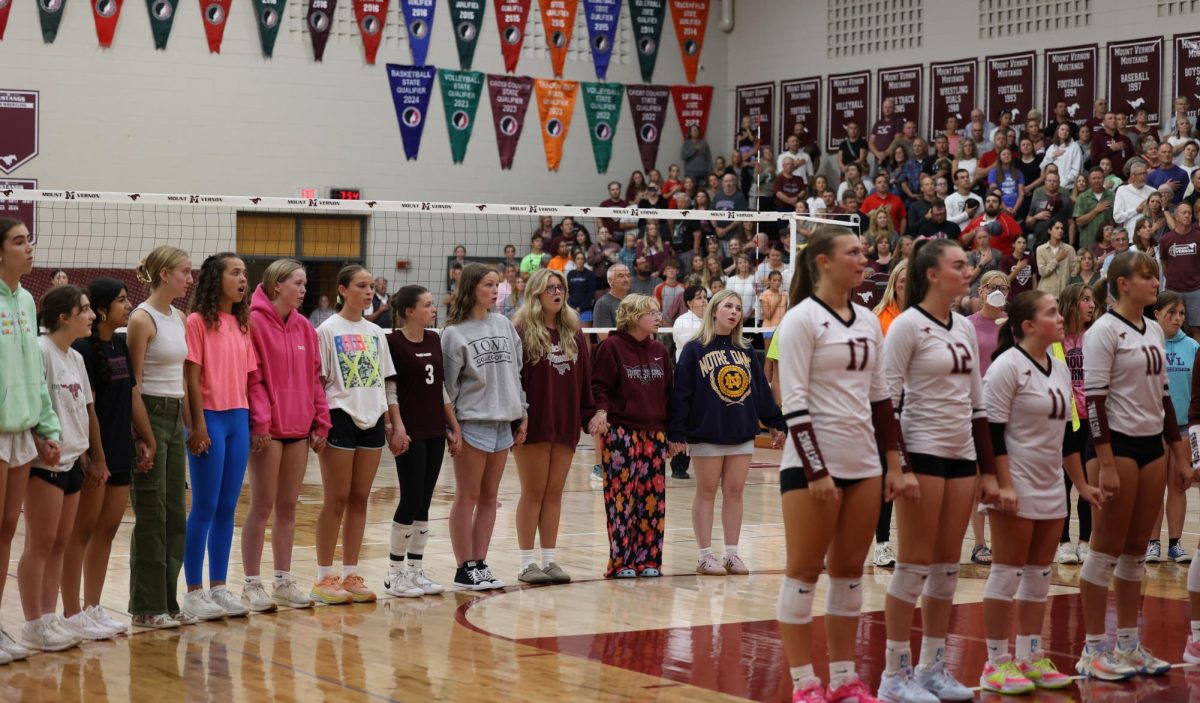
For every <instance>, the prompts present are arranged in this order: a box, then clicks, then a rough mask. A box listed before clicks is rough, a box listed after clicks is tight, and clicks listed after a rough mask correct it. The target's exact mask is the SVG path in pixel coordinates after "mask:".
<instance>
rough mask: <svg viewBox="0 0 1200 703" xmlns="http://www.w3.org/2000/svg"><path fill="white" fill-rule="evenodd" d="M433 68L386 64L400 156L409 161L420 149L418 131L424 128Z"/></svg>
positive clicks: (419, 134) (420, 131)
mask: <svg viewBox="0 0 1200 703" xmlns="http://www.w3.org/2000/svg"><path fill="white" fill-rule="evenodd" d="M436 71H437V69H435V68H434V67H432V66H401V65H399V64H394V63H389V64H388V65H387V74H388V87H389V88H390V89H391V93H392V102H393V103H394V104H395V106H396V120H397V121H398V122H399V123H400V139H401V140H402V141H403V142H404V156H405V158H407V159H408V160H409V161H412V160H414V159H416V158H417V152H418V151H420V149H421V133H422V132H423V131H424V130H425V116H426V115H427V114H428V109H429V92H430V89H431V88H432V87H433V74H434V73H435V72H436Z"/></svg>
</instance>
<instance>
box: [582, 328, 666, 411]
mask: <svg viewBox="0 0 1200 703" xmlns="http://www.w3.org/2000/svg"><path fill="white" fill-rule="evenodd" d="M667 354H668V352H667V348H666V347H664V346H663V345H662V344H661V343H659V342H658V341H657V340H655V339H654V338H653V337H647V338H646V339H644V340H642V341H641V342H639V341H637V340H636V339H634V338H633V337H632V336H630V335H629V334H628V333H626V332H614V333H613V334H610V335H609V336H608V339H606V340H604V341H603V342H601V343H600V346H598V347H596V359H595V361H594V362H593V363H592V394H593V395H594V396H595V398H596V408H597V409H598V410H606V411H608V422H609V424H612V425H620V426H621V427H628V428H631V429H635V430H651V431H657V432H665V431H666V429H667V420H668V419H669V417H670V409H671V364H670V363H669V361H668V359H667Z"/></svg>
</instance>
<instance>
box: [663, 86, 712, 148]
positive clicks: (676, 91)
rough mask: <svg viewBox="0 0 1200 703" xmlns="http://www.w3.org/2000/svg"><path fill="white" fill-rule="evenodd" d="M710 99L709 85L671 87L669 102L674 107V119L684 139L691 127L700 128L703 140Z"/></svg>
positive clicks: (706, 127) (710, 105) (706, 126)
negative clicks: (677, 121) (677, 122)
mask: <svg viewBox="0 0 1200 703" xmlns="http://www.w3.org/2000/svg"><path fill="white" fill-rule="evenodd" d="M712 97H713V87H712V86H711V85H673V86H671V102H672V103H673V104H674V105H675V118H676V119H677V120H679V129H681V130H683V138H684V139H687V134H688V130H689V129H691V128H692V125H695V126H697V127H699V128H700V138H701V139H703V138H704V134H705V133H706V132H707V131H708V111H709V108H710V107H712Z"/></svg>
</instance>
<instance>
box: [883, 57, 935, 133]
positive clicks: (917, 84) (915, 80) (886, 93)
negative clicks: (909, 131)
mask: <svg viewBox="0 0 1200 703" xmlns="http://www.w3.org/2000/svg"><path fill="white" fill-rule="evenodd" d="M923 68H924V67H923V66H921V65H919V64H918V65H914V66H901V67H900V68H881V69H879V73H878V74H877V75H876V78H878V80H879V83H878V84H876V85H877V87H876V89H875V105H876V106H877V108H878V109H879V111H880V114H882V112H883V108H882V105H883V101H884V100H887V99H888V98H891V99H892V101H893V102H894V103H896V116H898V117H903V118H904V119H905V120H906V121H907V120H912V121H913V122H916V123H917V133H918V134H919V133H920V127H921V78H922V75H921V74H922V73H923V72H924V71H923Z"/></svg>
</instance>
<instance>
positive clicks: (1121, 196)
mask: <svg viewBox="0 0 1200 703" xmlns="http://www.w3.org/2000/svg"><path fill="white" fill-rule="evenodd" d="M1106 119H1107V118H1106ZM1113 166H1114V167H1115V166H1116V162H1115V161H1114V162H1113ZM1153 192H1155V190H1154V187H1153V186H1151V185H1149V184H1148V183H1146V166H1145V164H1140V163H1139V164H1134V165H1133V167H1132V168H1131V169H1130V171H1129V182H1128V183H1126V184H1125V185H1123V186H1121V187H1119V188H1117V191H1116V193H1115V194H1114V196H1113V220H1114V221H1115V222H1116V223H1117V224H1119V225H1121V226H1123V227H1124V228H1125V233H1126V234H1127V235H1128V237H1129V239H1132V238H1133V231H1134V227H1136V226H1137V221H1138V219H1139V218H1140V217H1141V216H1142V215H1143V214H1144V212H1145V209H1146V200H1147V199H1148V198H1149V197H1150V194H1151V193H1153ZM1114 244H1115V242H1114Z"/></svg>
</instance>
